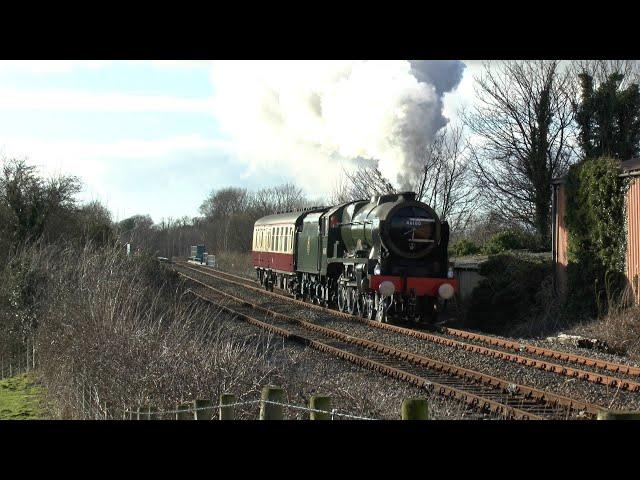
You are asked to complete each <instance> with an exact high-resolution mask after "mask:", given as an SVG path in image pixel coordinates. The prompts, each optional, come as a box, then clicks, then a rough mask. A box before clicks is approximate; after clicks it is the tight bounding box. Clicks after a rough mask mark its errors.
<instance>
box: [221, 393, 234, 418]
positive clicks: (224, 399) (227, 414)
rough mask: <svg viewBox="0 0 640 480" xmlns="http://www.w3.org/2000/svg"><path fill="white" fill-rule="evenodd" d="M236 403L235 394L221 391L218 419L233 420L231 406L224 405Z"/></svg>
mask: <svg viewBox="0 0 640 480" xmlns="http://www.w3.org/2000/svg"><path fill="white" fill-rule="evenodd" d="M234 403H236V396H235V395H233V394H232V393H223V394H222V395H220V411H219V417H218V418H219V419H220V420H233V407H227V406H226V405H232V404H234Z"/></svg>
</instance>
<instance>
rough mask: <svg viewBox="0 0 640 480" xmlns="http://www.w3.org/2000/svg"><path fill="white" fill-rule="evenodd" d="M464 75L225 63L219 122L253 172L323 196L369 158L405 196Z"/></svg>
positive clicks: (405, 64) (445, 66)
mask: <svg viewBox="0 0 640 480" xmlns="http://www.w3.org/2000/svg"><path fill="white" fill-rule="evenodd" d="M463 70H464V63H462V62H460V61H404V60H397V61H396V60H393V61H251V62H245V61H243V62H240V61H237V62H236V61H219V62H214V64H213V66H212V74H211V78H212V82H213V87H214V97H215V101H214V108H215V115H216V118H217V120H218V122H219V124H220V128H221V130H222V132H223V133H225V134H227V135H228V136H229V137H230V139H231V140H232V142H233V144H234V146H235V148H234V149H235V154H236V155H237V157H238V158H239V159H240V160H241V161H244V162H246V163H247V164H248V167H249V168H248V174H252V173H259V172H261V171H264V170H265V169H269V170H271V171H275V172H278V173H281V174H283V175H287V176H291V177H293V178H294V179H295V181H296V182H297V183H298V184H299V185H300V186H302V187H303V188H305V189H306V190H307V191H309V192H313V193H315V194H323V193H327V192H329V190H330V189H331V188H332V186H333V185H334V184H335V181H336V179H337V177H338V175H339V174H340V171H341V168H342V167H343V166H344V167H346V168H350V166H353V165H354V164H355V163H356V162H357V161H362V160H361V159H362V158H367V159H371V160H369V161H370V162H372V163H373V164H375V163H377V164H378V167H379V168H380V171H381V172H382V173H383V175H385V176H386V177H387V178H389V179H391V180H392V181H395V182H396V183H397V184H398V186H399V187H401V188H406V187H407V186H408V185H407V180H406V176H407V174H409V173H410V172H411V170H412V169H415V168H416V166H418V163H419V160H418V158H417V155H416V152H419V151H420V149H421V148H422V147H424V145H425V144H427V143H428V142H430V141H431V139H432V138H433V135H434V134H435V132H436V131H437V130H439V129H440V128H441V127H442V126H444V125H445V124H446V121H447V119H446V118H445V117H444V116H443V114H442V98H443V95H444V93H446V92H448V91H451V90H453V89H454V88H455V87H456V86H457V85H458V83H459V82H460V79H461V78H462V73H463ZM358 158H359V159H360V160H356V159H358Z"/></svg>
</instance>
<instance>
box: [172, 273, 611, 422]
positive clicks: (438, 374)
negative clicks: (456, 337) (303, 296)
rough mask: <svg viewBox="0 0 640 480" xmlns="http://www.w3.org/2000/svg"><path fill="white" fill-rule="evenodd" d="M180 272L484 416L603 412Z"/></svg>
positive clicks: (275, 324)
mask: <svg viewBox="0 0 640 480" xmlns="http://www.w3.org/2000/svg"><path fill="white" fill-rule="evenodd" d="M178 270H179V273H180V275H181V276H183V277H184V278H185V279H187V280H188V281H189V282H191V283H192V284H193V285H194V288H192V292H193V293H194V294H195V295H196V296H198V297H199V298H201V299H203V300H206V301H210V302H214V303H216V304H217V305H219V306H220V307H221V308H224V309H225V310H227V311H229V312H230V313H232V314H234V315H237V316H238V317H240V318H242V319H244V320H246V321H248V322H249V323H252V324H254V325H256V326H259V327H260V328H264V329H266V330H268V331H270V332H272V333H275V334H278V335H281V336H283V337H285V338H288V339H290V340H293V341H297V342H300V343H303V344H305V345H307V346H310V347H312V348H315V349H318V350H321V351H324V352H327V353H329V354H332V355H335V356H338V357H340V358H343V359H345V360H348V361H351V362H353V363H356V364H358V365H360V366H362V367H365V368H369V369H372V370H375V371H378V372H380V373H384V374H386V375H390V376H392V377H394V378H398V379H401V380H404V381H407V382H410V383H412V384H414V385H416V386H418V387H422V388H427V389H430V390H432V391H435V392H436V393H439V394H441V395H445V396H449V397H453V398H456V399H458V400H460V401H463V402H465V403H466V404H468V405H470V406H472V407H473V408H475V409H478V410H480V411H487V412H493V413H495V414H498V415H500V416H502V417H505V418H511V419H532V420H533V419H536V420H537V419H567V418H593V417H595V415H596V414H597V413H598V411H599V410H600V408H601V407H599V406H597V405H593V404H588V403H584V402H580V401H576V400H573V399H570V398H567V397H563V396H560V395H556V394H552V393H549V392H546V391H542V390H538V389H535V388H531V387H528V386H524V385H518V384H514V383H512V382H509V381H506V380H503V379H500V378H496V377H492V376H489V375H486V374H483V373H480V372H477V371H473V370H469V369H465V368H462V367H458V366H456V365H451V364H448V363H444V362H441V361H437V360H434V359H431V358H428V357H425V356H423V355H419V354H416V353H412V352H409V351H406V350H401V349H398V348H394V347H391V346H389V345H384V344H381V343H378V342H373V341H371V340H367V339H364V338H359V337H355V336H353V335H349V334H346V333H344V332H340V331H337V330H332V329H330V328H327V327H323V326H320V325H317V324H314V323H312V322H308V321H305V320H301V319H298V318H294V317H291V316H288V315H285V314H282V313H278V312H274V311H272V310H269V309H267V308H264V307H262V306H260V305H258V304H256V303H254V302H250V301H247V300H246V299H242V298H239V297H236V296H234V295H231V294H229V293H227V292H224V291H222V290H219V289H217V288H215V287H213V286H211V285H209V284H208V283H207V282H206V281H203V280H205V279H203V278H202V277H200V278H197V277H198V276H199V275H198V273H204V272H202V271H201V270H200V269H197V268H191V267H190V266H185V265H181V266H180V267H178ZM180 270H183V271H182V272H180ZM185 270H186V272H185ZM216 273H217V272H216ZM207 274H208V272H207ZM212 276H214V275H212ZM218 278H219V277H218ZM253 288H255V287H253ZM260 291H261V292H262V290H260ZM263 293H271V292H263ZM274 295H275V294H274ZM221 299H225V300H232V301H234V302H236V303H237V304H238V308H234V309H231V308H229V307H228V306H226V305H221V304H220V300H221ZM305 305H306V304H305ZM256 317H260V318H256Z"/></svg>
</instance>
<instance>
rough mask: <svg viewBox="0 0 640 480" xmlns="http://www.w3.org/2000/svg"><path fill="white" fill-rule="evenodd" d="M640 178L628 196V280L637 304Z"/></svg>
mask: <svg viewBox="0 0 640 480" xmlns="http://www.w3.org/2000/svg"><path fill="white" fill-rule="evenodd" d="M639 277H640V178H638V177H636V178H634V179H633V180H632V182H631V184H630V185H629V192H628V194H627V278H628V279H629V282H631V285H633V287H634V294H635V298H636V302H638V303H640V285H638V282H639V280H638V278H639Z"/></svg>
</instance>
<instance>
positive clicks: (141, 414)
mask: <svg viewBox="0 0 640 480" xmlns="http://www.w3.org/2000/svg"><path fill="white" fill-rule="evenodd" d="M148 417H149V416H148V415H147V407H138V410H136V420H147V419H148Z"/></svg>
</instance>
